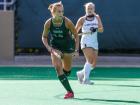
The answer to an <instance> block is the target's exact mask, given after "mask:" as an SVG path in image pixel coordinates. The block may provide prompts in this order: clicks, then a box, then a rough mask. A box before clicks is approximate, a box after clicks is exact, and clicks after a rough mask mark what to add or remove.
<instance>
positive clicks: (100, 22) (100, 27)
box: [95, 14, 104, 33]
mask: <svg viewBox="0 0 140 105" xmlns="http://www.w3.org/2000/svg"><path fill="white" fill-rule="evenodd" d="M95 16H96V18H97V20H98V32H100V33H102V32H103V31H104V27H103V24H102V21H101V18H100V16H99V15H98V14H95Z"/></svg>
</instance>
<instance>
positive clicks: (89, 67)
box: [82, 62, 93, 81]
mask: <svg viewBox="0 0 140 105" xmlns="http://www.w3.org/2000/svg"><path fill="white" fill-rule="evenodd" d="M92 68H93V67H92V64H90V63H88V62H86V63H85V65H84V69H83V70H82V71H83V73H84V78H83V80H84V81H85V80H88V79H89V76H90V72H91V70H92Z"/></svg>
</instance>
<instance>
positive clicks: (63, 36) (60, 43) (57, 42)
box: [50, 18, 75, 53]
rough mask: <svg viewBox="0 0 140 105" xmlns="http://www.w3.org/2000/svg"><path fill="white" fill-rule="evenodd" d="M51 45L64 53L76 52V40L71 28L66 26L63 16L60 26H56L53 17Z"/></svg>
mask: <svg viewBox="0 0 140 105" xmlns="http://www.w3.org/2000/svg"><path fill="white" fill-rule="evenodd" d="M50 45H51V46H52V47H53V48H55V49H57V50H60V51H61V52H63V53H72V52H74V50H75V41H74V38H73V37H72V34H71V32H70V30H69V29H68V28H67V27H66V26H65V18H63V21H62V24H61V26H59V27H57V26H55V25H54V23H53V21H52V19H51V24H50Z"/></svg>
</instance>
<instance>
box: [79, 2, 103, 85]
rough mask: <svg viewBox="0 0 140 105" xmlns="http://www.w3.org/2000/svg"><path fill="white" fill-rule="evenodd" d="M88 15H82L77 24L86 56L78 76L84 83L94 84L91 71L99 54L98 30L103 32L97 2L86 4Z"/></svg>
mask: <svg viewBox="0 0 140 105" xmlns="http://www.w3.org/2000/svg"><path fill="white" fill-rule="evenodd" d="M84 6H85V12H86V15H85V16H83V17H80V18H79V20H78V21H77V24H76V30H77V32H79V31H80V29H82V38H81V49H82V51H83V53H84V56H85V58H86V63H85V65H84V67H83V69H82V70H80V71H78V72H77V77H78V80H79V82H80V83H82V84H93V82H91V81H90V79H89V75H90V71H91V70H92V69H94V68H95V66H96V60H97V56H98V40H97V34H98V32H100V33H102V32H103V30H104V29H103V25H102V21H101V19H100V16H99V15H98V14H96V13H95V4H94V3H92V2H89V3H86V4H85V5H84Z"/></svg>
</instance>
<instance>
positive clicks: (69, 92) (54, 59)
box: [51, 54, 74, 99]
mask: <svg viewBox="0 0 140 105" xmlns="http://www.w3.org/2000/svg"><path fill="white" fill-rule="evenodd" d="M51 58H52V64H53V65H54V67H55V69H56V72H57V75H58V78H59V80H60V82H61V83H62V85H63V86H64V88H65V89H66V90H67V94H66V95H65V96H64V98H65V99H67V98H73V97H74V94H73V90H72V89H71V86H70V84H69V81H68V79H67V77H66V75H65V74H64V72H63V66H62V61H61V60H60V59H59V58H58V57H56V56H55V55H54V54H51Z"/></svg>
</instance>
